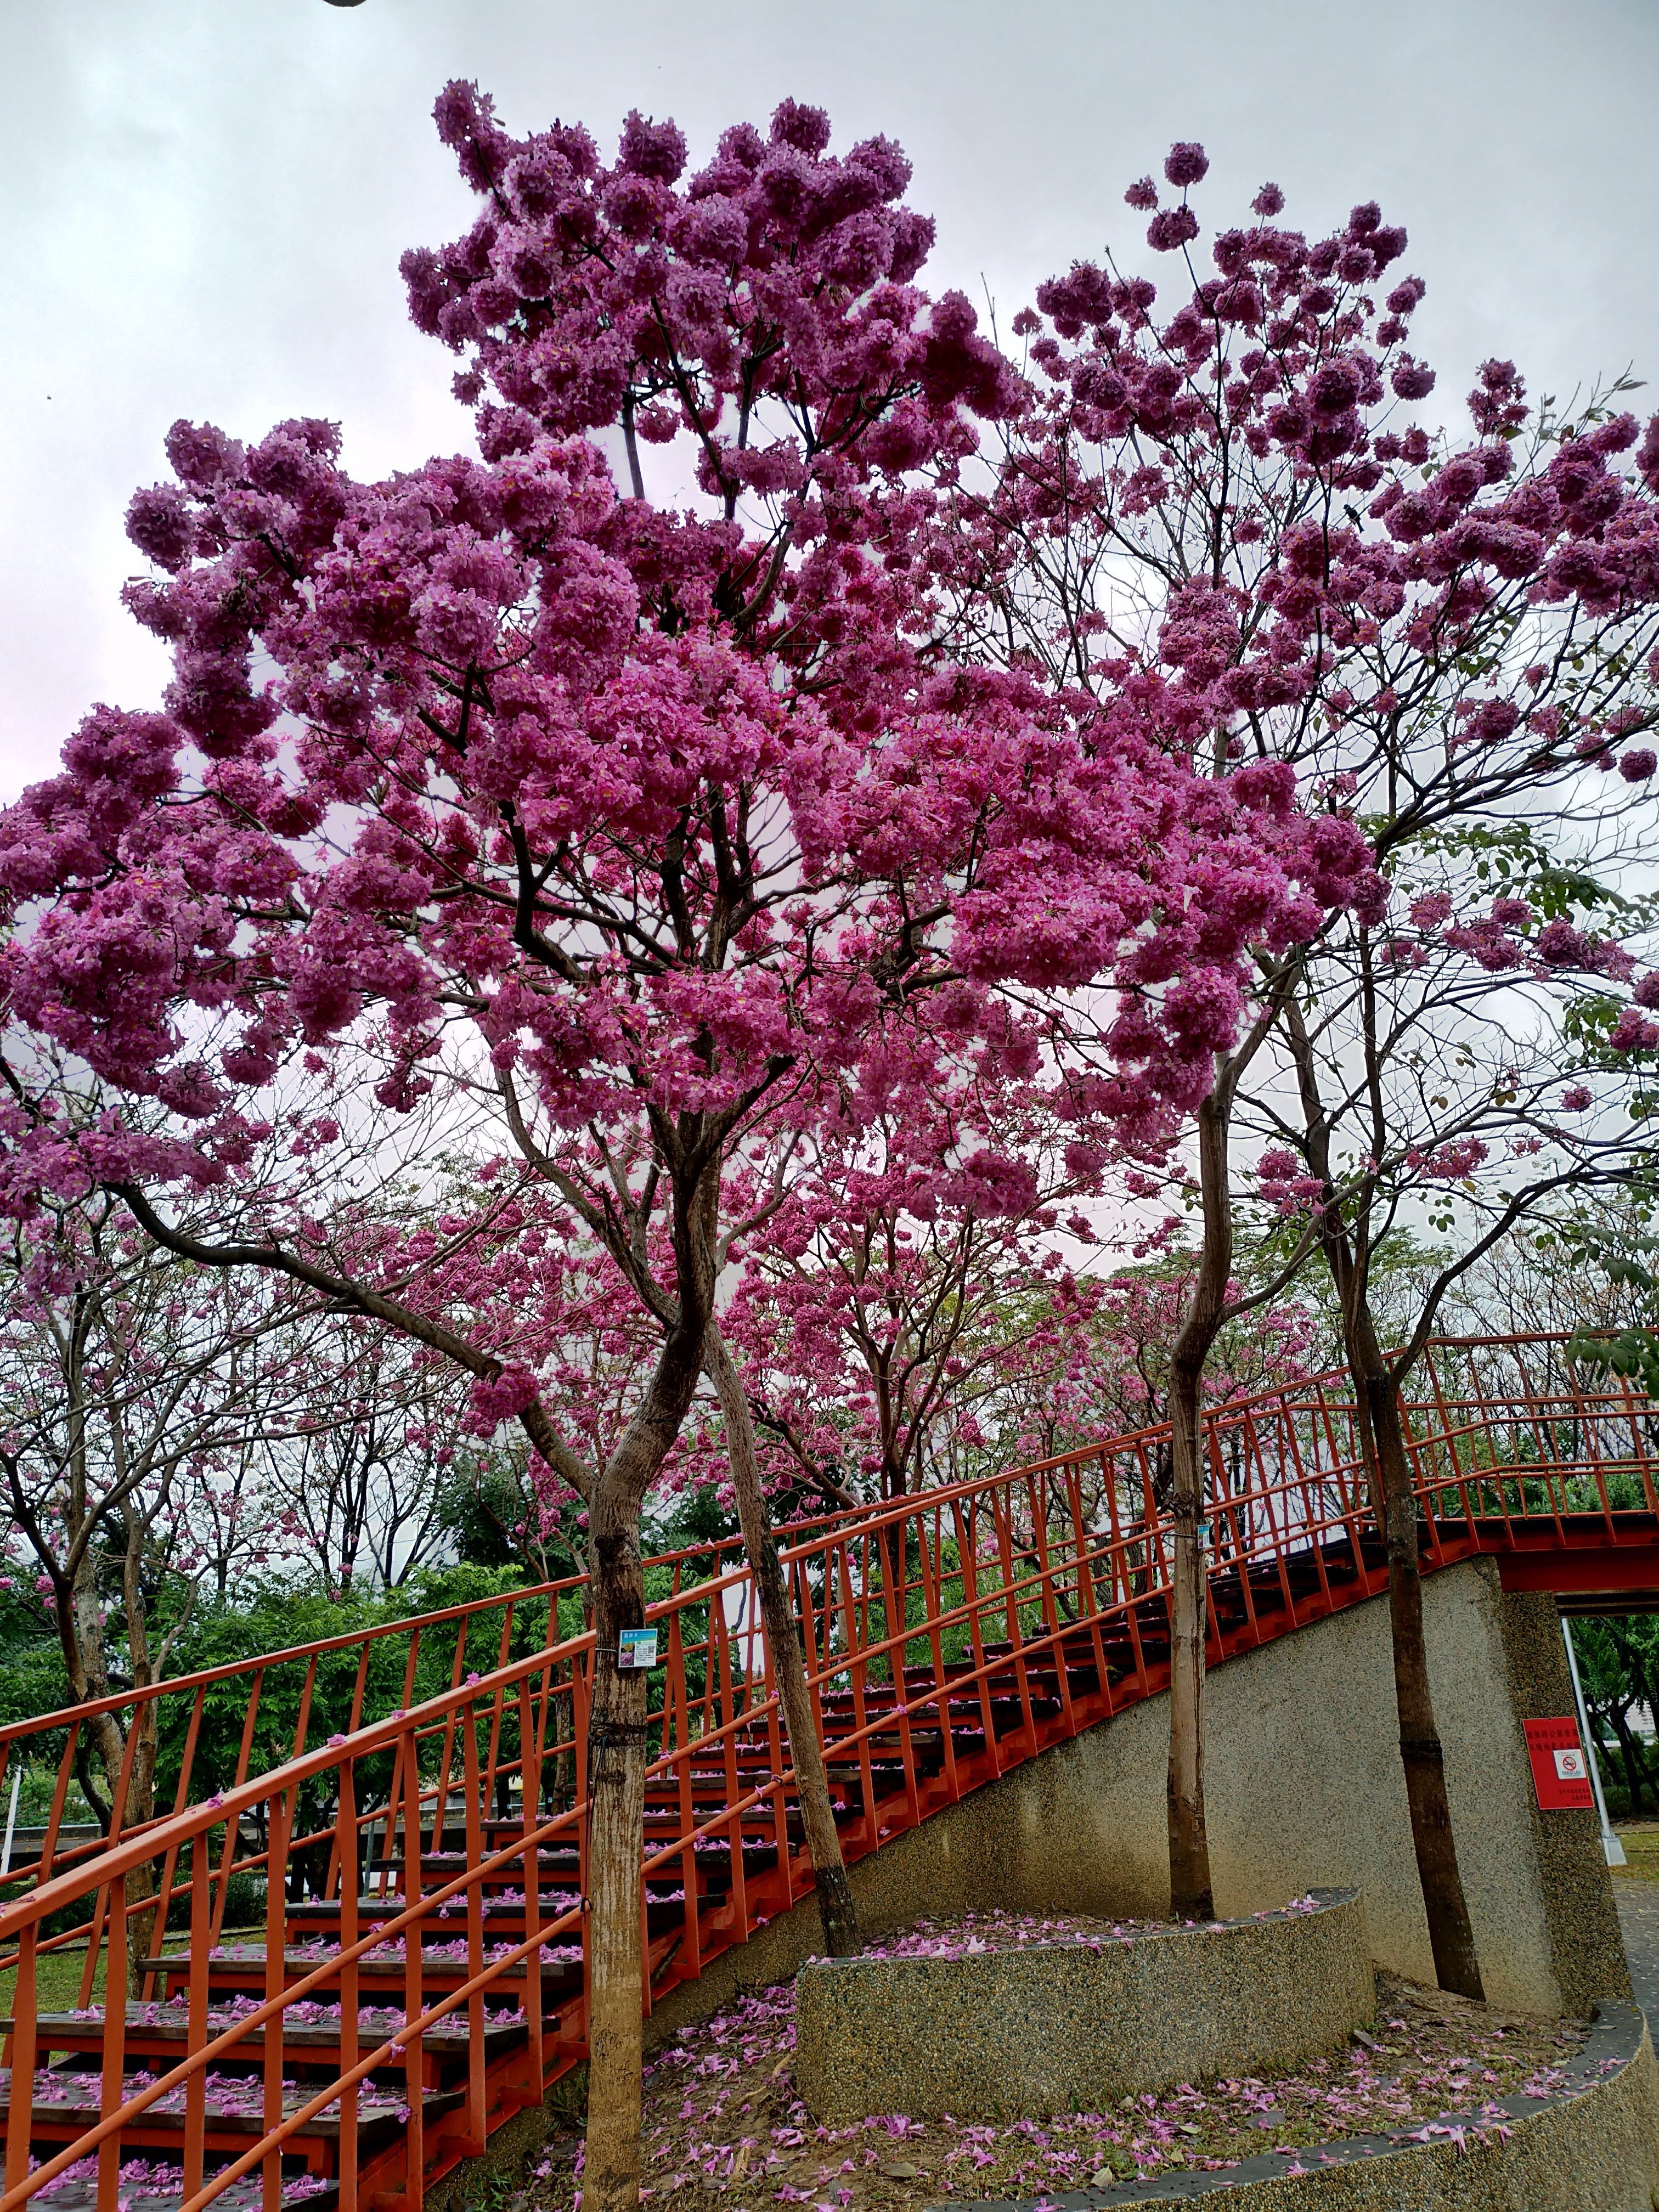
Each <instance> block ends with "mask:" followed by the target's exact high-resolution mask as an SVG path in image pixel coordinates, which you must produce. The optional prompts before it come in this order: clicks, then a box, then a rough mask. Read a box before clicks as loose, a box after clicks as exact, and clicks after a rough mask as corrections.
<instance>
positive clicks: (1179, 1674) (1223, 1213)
mask: <svg viewBox="0 0 1659 2212" xmlns="http://www.w3.org/2000/svg"><path fill="white" fill-rule="evenodd" d="M1198 1161H1199V1188H1200V1197H1201V1199H1202V1201H1203V1237H1202V1241H1201V1243H1200V1249H1199V1258H1198V1267H1197V1271H1196V1273H1194V1278H1193V1287H1192V1291H1191V1294H1190V1296H1189V1297H1188V1304H1187V1313H1186V1317H1185V1319H1184V1320H1183V1322H1182V1328H1181V1334H1180V1335H1179V1336H1178V1337H1177V1338H1176V1344H1175V1351H1174V1354H1173V1356H1172V1358H1171V1360H1170V1461H1171V1467H1170V1520H1171V1522H1173V1524H1174V1531H1175V1557H1174V1559H1173V1561H1172V1562H1171V1578H1170V1771H1169V1780H1168V1798H1169V1829H1170V1913H1171V1914H1172V1916H1173V1917H1175V1918H1176V1919H1177V1920H1212V1919H1213V1918H1214V1917H1215V1897H1214V1893H1213V1889H1212V1884H1211V1879H1210V1844H1209V1836H1208V1832H1207V1828H1206V1820H1205V1811H1204V1674H1205V1643H1206V1633H1207V1626H1208V1622H1207V1608H1206V1602H1205V1598H1206V1591H1205V1574H1204V1535H1203V1522H1204V1421H1203V1389H1204V1363H1205V1361H1206V1359H1207V1358H1208V1357H1209V1353H1210V1347H1211V1346H1212V1344H1213V1343H1214V1342H1215V1340H1216V1335H1217V1333H1218V1330H1219V1328H1220V1327H1221V1320H1222V1315H1223V1312H1224V1310H1225V1305H1226V1298H1227V1282H1228V1278H1229V1276H1230V1274H1231V1270H1232V1257H1233V1233H1232V1208H1231V1204H1230V1202H1229V1194H1228V1189H1227V1124H1226V1109H1225V1102H1223V1101H1220V1100H1218V1097H1217V1095H1216V1093H1214V1092H1212V1094H1211V1096H1210V1097H1208V1098H1206V1100H1205V1102H1204V1103H1203V1105H1202V1106H1200V1109H1199V1113H1198Z"/></svg>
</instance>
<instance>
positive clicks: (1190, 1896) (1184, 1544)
mask: <svg viewBox="0 0 1659 2212" xmlns="http://www.w3.org/2000/svg"><path fill="white" fill-rule="evenodd" d="M1202 1372H1203V1370H1202V1369H1201V1368H1194V1367H1193V1366H1192V1365H1191V1364H1190V1363H1187V1362H1183V1363H1182V1364H1178V1365H1177V1367H1176V1370H1175V1372H1174V1374H1173V1375H1172V1376H1171V1380H1170V1430H1171V1433H1172V1435H1173V1437H1174V1440H1175V1479H1174V1482H1173V1484H1172V1486H1171V1491H1170V1517H1171V1519H1172V1521H1173V1522H1174V1524H1175V1559H1174V1562H1173V1569H1174V1571H1173V1578H1172V1581H1171V1584H1170V1773H1169V1785H1168V1795H1169V1822H1170V1913H1171V1914H1172V1915H1173V1917H1175V1918H1176V1919H1177V1920H1210V1919H1213V1918H1214V1917H1215V1899H1214V1895H1213V1893H1212V1888H1211V1883H1210V1844H1209V1836H1208V1832H1207V1829H1206V1823H1205V1814H1204V1674H1205V1650H1204V1645H1205V1630H1206V1620H1205V1602H1204V1596H1205V1593H1204V1542H1203V1534H1202V1527H1201V1523H1202V1518H1203V1504H1204V1472H1203V1458H1202V1454H1203V1424H1202V1420H1201V1418H1200V1377H1201V1376H1202Z"/></svg>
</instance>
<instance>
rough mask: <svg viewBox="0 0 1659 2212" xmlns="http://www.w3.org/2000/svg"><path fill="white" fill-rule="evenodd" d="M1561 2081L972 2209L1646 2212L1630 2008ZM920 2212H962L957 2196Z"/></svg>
mask: <svg viewBox="0 0 1659 2212" xmlns="http://www.w3.org/2000/svg"><path fill="white" fill-rule="evenodd" d="M1563 2071H1564V2073H1565V2075H1566V2077H1567V2078H1566V2081H1565V2085H1564V2086H1563V2087H1562V2088H1561V2089H1560V2090H1559V2091H1558V2092H1557V2093H1555V2094H1554V2095H1553V2096H1552V2097H1551V2098H1549V2099H1548V2100H1544V2101H1540V2100H1537V2099H1535V2098H1532V2097H1526V2096H1520V2095H1516V2096H1512V2097H1508V2098H1505V2099H1504V2100H1501V2101H1502V2109H1503V2112H1504V2118H1503V2119H1502V2120H1498V2119H1493V2118H1482V2117H1481V2116H1480V2115H1479V2114H1475V2113H1469V2112H1446V2113H1443V2114H1442V2115H1441V2117H1440V2118H1439V2119H1437V2120H1435V2121H1431V2122H1430V2123H1429V2124H1428V2126H1427V2128H1426V2129H1425V2130H1412V2131H1407V2132H1406V2133H1402V2134H1397V2135H1386V2136H1383V2135H1378V2136H1346V2137H1343V2138H1341V2139H1340V2140H1338V2141H1336V2142H1328V2143H1320V2144H1315V2145H1311V2146H1310V2147H1309V2148H1306V2149H1304V2150H1301V2151H1297V2152H1295V2153H1293V2154H1292V2153H1285V2152H1277V2151H1275V2152H1269V2153H1266V2154H1263V2155H1261V2156H1260V2157H1257V2158H1251V2159H1246V2160H1243V2162H1242V2163H1241V2164H1240V2165H1238V2166H1229V2167H1228V2168H1226V2169H1225V2171H1223V2172H1213V2173H1178V2172H1172V2173H1165V2174H1160V2175H1158V2177H1157V2178H1156V2179H1153V2180H1150V2181H1130V2182H1124V2183H1122V2184H1121V2185H1119V2186H1118V2187H1117V2188H1115V2189H1086V2190H1067V2191H1064V2192H1062V2193H1060V2194H1057V2195H1055V2196H1053V2197H1044V2198H1042V2199H1041V2200H1038V2199H1036V2198H1033V2197H1026V2198H1023V2199H1018V2200H1010V2201H1008V2202H1006V2203H995V2202H994V2201H992V2200H989V2199H984V2200H981V2201H979V2202H977V2203H975V2204H974V2205H973V2206H972V2212H1035V2208H1036V2204H1037V2203H1038V2202H1039V2201H1040V2202H1041V2203H1042V2205H1043V2206H1044V2207H1045V2208H1047V2207H1052V2208H1054V2212H1115V2208H1116V2207H1118V2206H1120V2205H1122V2206H1127V2205H1137V2204H1172V2203H1173V2204H1188V2203H1197V2202H1198V2201H1199V2200H1200V2199H1203V2198H1214V2197H1221V2196H1223V2195H1224V2194H1225V2197H1226V2198H1227V2201H1228V2202H1229V2203H1237V2204H1238V2205H1239V2206H1240V2207H1241V2208H1247V2212H1649V2208H1650V2206H1651V2205H1654V2204H1656V2203H1659V2066H1656V2064H1655V2061H1654V2053H1653V2045H1652V2044H1651V2042H1650V2040H1649V2037H1648V2029H1647V2022H1646V2020H1645V2019H1644V2016H1643V2015H1642V2013H1641V2011H1640V2010H1639V2008H1638V2007H1637V2006H1635V2005H1633V2004H1628V2003H1626V2002H1624V2001H1623V2000H1622V1999H1613V1998H1604V1999H1603V2000H1602V2001H1601V2002H1600V2003H1599V2004H1598V2005H1597V2006H1596V2008H1595V2019H1594V2022H1593V2025H1592V2027H1591V2028H1590V2033H1589V2039H1588V2041H1587V2042H1586V2044H1585V2045H1584V2048H1583V2051H1582V2052H1581V2053H1580V2054H1579V2056H1578V2057H1577V2058H1576V2059H1574V2060H1573V2061H1572V2062H1571V2064H1570V2065H1568V2066H1567V2067H1565V2068H1564V2069H1563ZM1500 2128H1506V2129H1507V2130H1508V2132H1507V2134H1504V2135H1500V2134H1499V2133H1498V2130H1499V2129H1500ZM1460 2136H1461V2140H1460ZM929 2212H968V2208H967V2207H966V2206H965V2205H964V2204H963V2202H962V2200H960V2199H958V2200H957V2202H956V2203H953V2204H951V2205H948V2206H947V2205H938V2206H933V2207H930V2208H929Z"/></svg>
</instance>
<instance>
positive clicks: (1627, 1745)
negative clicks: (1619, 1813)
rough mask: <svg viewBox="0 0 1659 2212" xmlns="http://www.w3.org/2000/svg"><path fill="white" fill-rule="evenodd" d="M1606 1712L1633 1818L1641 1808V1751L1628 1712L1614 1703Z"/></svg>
mask: <svg viewBox="0 0 1659 2212" xmlns="http://www.w3.org/2000/svg"><path fill="white" fill-rule="evenodd" d="M1607 1718H1608V1720H1609V1721H1610V1722H1611V1723H1612V1724H1613V1734H1614V1735H1615V1736H1617V1737H1618V1739H1619V1755H1620V1759H1623V1761H1624V1764H1625V1787H1626V1789H1627V1790H1629V1792H1630V1809H1631V1816H1632V1819H1634V1818H1635V1816H1636V1815H1637V1814H1638V1813H1639V1812H1640V1811H1641V1809H1642V1753H1641V1751H1640V1748H1639V1747H1638V1744H1637V1741H1636V1738H1635V1736H1634V1735H1632V1732H1631V1725H1630V1718H1629V1716H1628V1714H1627V1713H1626V1712H1625V1711H1623V1710H1622V1709H1621V1708H1620V1706H1618V1705H1609V1706H1608V1707H1607Z"/></svg>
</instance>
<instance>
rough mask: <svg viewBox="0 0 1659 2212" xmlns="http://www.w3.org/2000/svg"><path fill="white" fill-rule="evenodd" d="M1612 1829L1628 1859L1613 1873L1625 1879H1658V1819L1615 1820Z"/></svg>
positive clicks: (1615, 1868)
mask: <svg viewBox="0 0 1659 2212" xmlns="http://www.w3.org/2000/svg"><path fill="white" fill-rule="evenodd" d="M1613 1833H1614V1834H1615V1835H1616V1836H1617V1837H1618V1838H1619V1840H1620V1843H1621V1844H1623V1845H1624V1847H1625V1857H1626V1859H1627V1860H1628V1861H1629V1864H1628V1865H1627V1866H1621V1867H1614V1869H1613V1873H1614V1874H1615V1875H1624V1876H1625V1877H1626V1880H1627V1881H1659V1820H1615V1821H1614V1822H1613Z"/></svg>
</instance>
